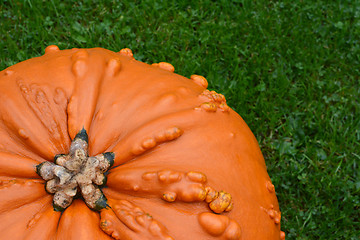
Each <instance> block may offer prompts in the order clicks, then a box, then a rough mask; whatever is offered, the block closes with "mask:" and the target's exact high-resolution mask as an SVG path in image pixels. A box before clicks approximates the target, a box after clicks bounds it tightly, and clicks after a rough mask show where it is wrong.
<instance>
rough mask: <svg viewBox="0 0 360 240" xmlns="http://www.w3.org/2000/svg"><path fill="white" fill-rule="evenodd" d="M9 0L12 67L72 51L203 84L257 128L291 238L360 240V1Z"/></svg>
mask: <svg viewBox="0 0 360 240" xmlns="http://www.w3.org/2000/svg"><path fill="white" fill-rule="evenodd" d="M59 2H60V1H57V0H51V1H50V0H49V1H46V2H45V3H43V1H35V0H27V1H7V0H2V1H1V3H0V69H4V68H6V67H8V66H10V65H12V64H15V63H17V62H19V61H23V60H25V59H28V58H30V57H34V56H38V55H41V54H43V53H44V48H45V47H46V46H47V45H50V44H57V45H58V46H59V47H60V49H66V48H73V47H87V48H89V47H104V48H108V49H110V50H114V51H119V50H120V49H121V48H124V47H129V48H131V49H132V50H133V52H134V53H135V57H136V59H138V60H141V61H145V62H149V63H152V62H159V61H168V62H171V63H172V64H173V65H174V66H175V69H176V72H177V73H179V74H181V75H184V76H190V75H191V74H194V73H196V74H201V75H204V76H206V78H207V79H208V81H209V88H210V89H213V90H216V91H218V92H221V93H223V94H225V96H226V97H227V99H228V102H229V105H230V106H231V107H232V108H234V109H235V110H236V111H237V112H238V113H239V114H240V115H241V116H242V117H243V118H244V119H245V121H246V122H247V123H248V125H249V126H250V128H251V129H252V131H253V132H254V134H255V136H256V137H257V139H258V141H259V143H260V147H261V149H262V151H263V154H264V156H265V158H266V161H267V165H268V171H269V174H270V176H271V178H272V180H273V183H274V185H275V186H276V190H277V195H278V198H279V202H280V206H281V211H282V216H283V218H282V229H283V230H284V231H285V232H286V234H287V239H360V219H359V218H360V208H359V206H360V178H359V175H360V169H359V164H360V146H359V145H360V144H359V142H360V103H359V100H360V98H359V96H360V84H359V82H360V81H359V75H360V73H359V69H360V64H359V61H360V41H359V40H360V2H359V1H358V0H347V1H345V0H343V1H339V0H332V1H325V0H324V1H317V0H313V1H308V0H303V1H300V0H298V1H290V0H284V1H265V0H264V1H245V0H243V1H241V0H238V1H230V0H219V1H207V0H198V1H150V0H147V1H121V2H117V1H106V0H103V1H95V0H94V1H64V2H66V3H59Z"/></svg>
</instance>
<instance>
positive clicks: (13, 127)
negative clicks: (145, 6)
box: [0, 45, 285, 240]
mask: <svg viewBox="0 0 360 240" xmlns="http://www.w3.org/2000/svg"><path fill="white" fill-rule="evenodd" d="M173 72H174V67H173V66H172V65H171V64H169V63H166V62H160V63H156V64H152V65H148V64H146V63H142V62H140V61H136V60H135V59H134V57H133V54H132V52H131V50H130V49H123V50H121V51H120V52H118V53H115V52H112V51H109V50H105V49H101V48H94V49H70V50H59V48H58V47H57V46H54V45H52V46H49V47H47V48H46V49H45V54H44V55H43V56H41V57H36V58H32V59H30V60H27V61H24V62H21V63H18V64H16V65H14V66H11V67H9V68H7V69H5V70H3V71H1V72H0V222H1V226H0V232H1V236H0V239H13V240H17V239H37V240H39V239H44V240H48V239H58V240H65V239H66V240H72V239H73V240H75V239H76V240H78V239H104V240H105V239H107V240H110V239H121V240H125V239H135V240H136V239H167V240H170V239H227V240H230V239H233V240H235V239H252V240H253V239H284V238H285V234H284V232H282V231H280V218H281V214H280V211H279V206H278V202H277V198H276V195H275V191H274V185H273V184H272V183H271V181H270V178H269V176H268V174H267V171H266V165H265V162H264V159H263V156H262V154H261V151H260V149H259V146H258V143H257V141H256V139H255V137H254V136H253V134H252V132H251V131H250V129H249V128H248V126H247V125H246V124H245V122H244V121H243V119H242V118H241V117H240V116H239V115H238V114H237V113H235V112H234V111H233V110H232V109H231V108H230V107H229V106H228V105H227V104H226V100H225V97H224V96H223V95H222V94H218V93H216V92H214V91H209V90H207V86H208V83H207V80H206V79H205V78H204V77H202V76H200V75H192V76H191V77H190V79H189V78H186V77H182V76H180V75H177V74H175V73H173Z"/></svg>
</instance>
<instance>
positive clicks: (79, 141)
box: [36, 129, 114, 211]
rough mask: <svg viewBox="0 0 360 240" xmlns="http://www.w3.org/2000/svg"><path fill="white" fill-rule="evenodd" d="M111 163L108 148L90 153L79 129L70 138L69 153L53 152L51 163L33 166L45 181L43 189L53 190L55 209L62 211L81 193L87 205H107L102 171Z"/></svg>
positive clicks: (85, 138) (83, 131) (83, 132)
mask: <svg viewBox="0 0 360 240" xmlns="http://www.w3.org/2000/svg"><path fill="white" fill-rule="evenodd" d="M113 163H114V154H113V153H111V152H106V153H103V154H99V155H97V156H93V157H89V155H88V135H87V133H86V131H85V129H82V130H81V131H80V132H79V133H78V134H77V135H76V136H75V138H74V140H73V141H72V143H71V145H70V151H69V154H66V155H65V154H60V155H56V156H55V158H54V163H52V162H48V161H46V162H43V163H41V164H39V165H37V167H36V170H37V173H38V174H39V175H40V176H41V177H42V178H43V179H44V180H45V181H46V184H45V189H46V191H47V192H48V193H51V194H54V198H53V206H54V209H55V210H57V211H63V210H64V209H65V208H67V207H68V206H70V204H71V203H72V201H73V199H74V198H75V197H77V196H80V193H81V196H82V198H83V199H84V201H85V203H86V204H87V205H88V207H89V208H90V209H93V210H100V209H102V208H105V207H106V206H107V203H106V198H105V196H104V194H103V193H102V191H101V189H100V187H101V186H104V185H105V183H106V176H105V173H106V172H107V170H108V169H109V168H110V167H111V166H112V165H113Z"/></svg>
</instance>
